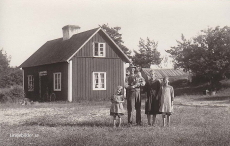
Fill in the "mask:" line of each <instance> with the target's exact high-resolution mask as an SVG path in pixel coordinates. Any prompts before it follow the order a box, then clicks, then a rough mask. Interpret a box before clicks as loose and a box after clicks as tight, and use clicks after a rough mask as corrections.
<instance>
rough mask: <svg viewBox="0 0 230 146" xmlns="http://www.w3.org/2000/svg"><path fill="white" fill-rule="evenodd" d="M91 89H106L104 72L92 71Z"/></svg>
mask: <svg viewBox="0 0 230 146" xmlns="http://www.w3.org/2000/svg"><path fill="white" fill-rule="evenodd" d="M93 90H106V73H105V72H93Z"/></svg>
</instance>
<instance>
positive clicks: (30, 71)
mask: <svg viewBox="0 0 230 146" xmlns="http://www.w3.org/2000/svg"><path fill="white" fill-rule="evenodd" d="M23 70H24V90H25V93H26V98H29V99H32V100H39V99H40V97H39V96H40V95H39V72H41V71H47V77H48V88H49V93H55V94H56V98H57V100H67V97H68V63H67V62H66V63H55V64H49V65H42V66H36V67H28V68H23ZM56 72H61V91H54V90H53V73H56ZM28 75H33V76H34V91H28V77H27V76H28Z"/></svg>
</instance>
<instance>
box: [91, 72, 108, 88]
mask: <svg viewBox="0 0 230 146" xmlns="http://www.w3.org/2000/svg"><path fill="white" fill-rule="evenodd" d="M95 73H98V74H100V73H103V74H104V88H95V83H94V81H95V76H94V74H95ZM92 75H93V82H92V83H93V90H106V72H93V74H92ZM98 81H99V82H100V76H98Z"/></svg>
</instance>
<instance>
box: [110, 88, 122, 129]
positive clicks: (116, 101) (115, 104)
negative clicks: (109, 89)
mask: <svg viewBox="0 0 230 146" xmlns="http://www.w3.org/2000/svg"><path fill="white" fill-rule="evenodd" d="M122 90H123V87H122V86H118V87H117V91H116V94H115V95H113V96H112V98H111V102H112V105H111V108H110V115H111V116H113V127H114V128H115V127H116V117H118V118H119V125H118V126H119V127H121V116H122V115H124V108H123V104H122V103H123V102H124V96H123V95H122Z"/></svg>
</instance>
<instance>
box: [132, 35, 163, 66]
mask: <svg viewBox="0 0 230 146" xmlns="http://www.w3.org/2000/svg"><path fill="white" fill-rule="evenodd" d="M157 45H158V43H157V42H155V41H154V40H152V41H151V40H150V39H149V38H148V37H147V42H146V43H145V41H144V40H143V39H142V38H140V41H139V51H134V53H135V54H134V56H133V58H132V60H133V64H135V65H140V66H141V67H145V68H150V66H151V65H153V64H156V65H159V64H160V63H161V60H162V58H160V52H158V51H157Z"/></svg>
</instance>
